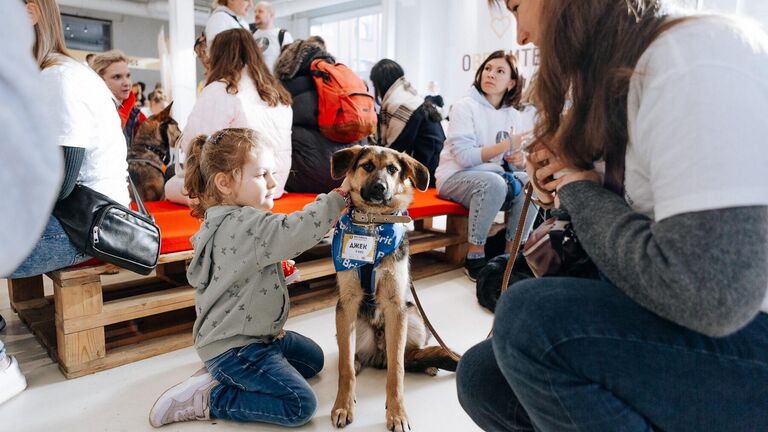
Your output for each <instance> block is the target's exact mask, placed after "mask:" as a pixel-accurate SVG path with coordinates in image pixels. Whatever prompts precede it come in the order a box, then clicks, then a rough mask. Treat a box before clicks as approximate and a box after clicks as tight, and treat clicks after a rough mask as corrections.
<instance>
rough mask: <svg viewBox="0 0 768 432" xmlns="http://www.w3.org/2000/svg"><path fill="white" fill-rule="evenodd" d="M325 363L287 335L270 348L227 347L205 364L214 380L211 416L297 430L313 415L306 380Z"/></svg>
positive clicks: (309, 345)
mask: <svg viewBox="0 0 768 432" xmlns="http://www.w3.org/2000/svg"><path fill="white" fill-rule="evenodd" d="M324 362H325V358H324V356H323V350H322V349H321V348H320V346H319V345H317V344H316V343H315V342H314V341H312V340H311V339H309V338H308V337H305V336H302V335H300V334H298V333H295V332H290V331H286V332H285V335H284V336H283V337H282V338H279V339H277V340H275V341H274V342H272V343H253V344H250V345H246V346H243V347H239V348H232V349H231V350H229V351H227V352H225V353H223V354H221V355H219V356H217V357H215V358H213V359H212V360H209V361H207V362H206V363H205V365H206V367H207V368H208V371H209V372H210V373H211V375H213V377H214V378H216V380H217V381H219V385H217V386H216V387H214V388H213V389H212V390H211V396H210V401H209V408H210V412H211V417H216V418H221V419H228V420H236V421H242V422H264V423H272V424H277V425H281V426H301V425H303V424H305V423H307V422H308V421H309V420H311V419H312V416H313V415H314V414H315V411H316V410H317V396H315V393H314V391H313V390H312V387H311V386H310V385H309V383H308V382H307V378H311V377H313V376H315V375H317V374H318V373H319V372H320V370H322V369H323V363H324Z"/></svg>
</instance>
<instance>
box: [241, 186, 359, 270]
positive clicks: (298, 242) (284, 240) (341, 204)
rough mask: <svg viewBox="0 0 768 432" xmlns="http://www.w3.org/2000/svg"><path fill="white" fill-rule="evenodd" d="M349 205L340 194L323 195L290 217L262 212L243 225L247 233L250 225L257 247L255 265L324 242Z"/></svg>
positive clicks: (281, 257)
mask: <svg viewBox="0 0 768 432" xmlns="http://www.w3.org/2000/svg"><path fill="white" fill-rule="evenodd" d="M346 205H347V203H346V200H345V198H344V197H342V196H341V195H340V194H339V193H337V192H335V191H334V192H330V193H328V194H320V195H318V196H317V198H316V199H315V201H314V202H312V203H310V204H307V205H306V206H305V207H304V208H303V209H302V210H299V211H295V212H293V213H290V214H280V213H261V214H259V215H258V216H257V217H256V218H255V219H254V220H251V221H249V220H247V219H246V220H244V221H242V222H241V224H242V226H243V227H244V228H243V229H245V230H246V232H248V227H249V225H250V228H251V232H252V233H254V238H253V240H254V241H255V242H256V245H255V247H256V248H257V252H256V259H257V262H256V263H254V264H255V265H257V266H259V267H262V268H263V267H266V266H268V265H271V264H274V263H276V262H280V261H282V260H286V259H292V258H295V257H296V256H298V255H299V254H301V253H302V252H304V251H306V250H307V249H309V248H311V247H312V246H314V245H316V244H317V243H319V242H320V240H322V238H323V236H324V235H325V234H326V233H327V232H328V230H330V229H331V227H333V223H334V222H335V221H336V220H337V219H338V218H339V216H340V214H341V211H342V210H343V209H344V208H345V207H346Z"/></svg>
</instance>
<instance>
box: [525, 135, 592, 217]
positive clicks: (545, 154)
mask: <svg viewBox="0 0 768 432" xmlns="http://www.w3.org/2000/svg"><path fill="white" fill-rule="evenodd" d="M525 170H526V172H528V177H530V178H532V179H533V178H535V179H536V180H537V182H538V185H539V186H541V188H538V187H537V186H536V183H537V182H532V185H533V188H534V190H535V191H536V194H537V196H538V197H539V200H540V201H542V202H544V203H550V202H552V200H554V201H555V206H556V207H557V206H559V205H560V203H559V200H557V192H558V191H559V190H560V188H562V187H563V186H565V185H567V184H569V183H573V182H576V181H581V180H588V181H592V182H595V183H600V182H601V178H600V174H598V173H597V172H596V171H595V170H579V169H577V168H574V167H572V166H568V165H566V164H565V163H563V162H562V161H561V160H560V159H559V158H557V157H556V156H554V155H553V154H552V152H550V151H549V150H547V149H541V150H537V151H534V152H532V153H530V154H529V155H528V158H527V159H526V166H525ZM549 198H551V199H549Z"/></svg>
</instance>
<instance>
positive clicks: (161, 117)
mask: <svg viewBox="0 0 768 432" xmlns="http://www.w3.org/2000/svg"><path fill="white" fill-rule="evenodd" d="M172 107H173V102H171V103H169V104H168V106H167V107H165V109H164V110H162V111H160V112H159V113H157V114H155V115H154V117H155V120H157V121H158V122H160V123H162V122H164V121H166V120H168V119H170V118H171V108H172Z"/></svg>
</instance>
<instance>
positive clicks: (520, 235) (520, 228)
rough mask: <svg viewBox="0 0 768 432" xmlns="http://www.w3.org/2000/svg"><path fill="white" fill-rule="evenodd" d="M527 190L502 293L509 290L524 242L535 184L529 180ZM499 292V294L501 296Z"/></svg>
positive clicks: (502, 284) (503, 279)
mask: <svg viewBox="0 0 768 432" xmlns="http://www.w3.org/2000/svg"><path fill="white" fill-rule="evenodd" d="M523 190H524V192H525V202H524V203H523V212H522V214H521V215H520V220H519V221H517V229H516V230H515V238H514V239H513V240H512V253H511V254H510V255H509V259H508V260H507V266H506V267H505V268H504V277H503V278H502V279H501V294H504V292H506V291H507V288H509V278H510V277H511V276H512V266H514V265H515V260H516V259H517V253H518V252H520V243H522V242H523V228H524V227H525V220H526V219H527V218H528V207H530V206H531V195H532V194H533V186H531V183H530V182H528V183H526V184H525V188H524V189H523ZM501 294H499V296H501Z"/></svg>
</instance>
